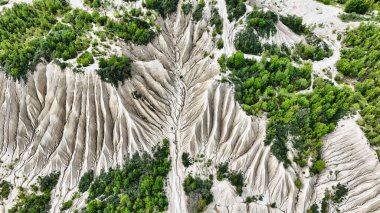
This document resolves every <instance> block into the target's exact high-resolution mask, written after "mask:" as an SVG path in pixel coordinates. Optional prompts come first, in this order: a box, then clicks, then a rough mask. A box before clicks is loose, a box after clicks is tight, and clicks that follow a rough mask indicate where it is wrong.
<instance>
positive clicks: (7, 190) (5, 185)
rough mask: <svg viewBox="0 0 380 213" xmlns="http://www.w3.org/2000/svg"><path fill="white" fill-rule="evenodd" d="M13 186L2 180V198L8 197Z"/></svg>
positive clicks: (0, 188)
mask: <svg viewBox="0 0 380 213" xmlns="http://www.w3.org/2000/svg"><path fill="white" fill-rule="evenodd" d="M12 188H13V186H12V184H11V183H9V182H8V181H5V180H2V181H1V182H0V200H6V199H8V196H9V194H10V193H11V190H12Z"/></svg>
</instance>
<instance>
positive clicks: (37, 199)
mask: <svg viewBox="0 0 380 213" xmlns="http://www.w3.org/2000/svg"><path fill="white" fill-rule="evenodd" d="M59 175H60V173H59V172H55V173H52V174H50V175H47V176H43V177H38V180H37V183H38V186H34V187H32V188H34V192H33V193H28V192H27V191H26V190H25V189H23V188H20V192H19V194H18V198H17V202H16V204H15V205H14V206H13V207H12V208H11V209H9V212H10V213H16V212H17V213H28V212H49V211H50V208H51V206H50V200H51V192H52V190H53V189H54V188H55V186H56V185H57V183H58V178H59Z"/></svg>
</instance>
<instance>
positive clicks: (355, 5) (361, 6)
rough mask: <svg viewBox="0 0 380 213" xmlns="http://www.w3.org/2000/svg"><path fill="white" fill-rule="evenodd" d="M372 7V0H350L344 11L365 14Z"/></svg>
mask: <svg viewBox="0 0 380 213" xmlns="http://www.w3.org/2000/svg"><path fill="white" fill-rule="evenodd" d="M370 7H371V1H369V0H348V1H347V3H346V5H345V7H344V11H345V12H346V13H357V14H365V13H367V12H368V11H369V9H370Z"/></svg>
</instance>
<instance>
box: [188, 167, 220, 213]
mask: <svg viewBox="0 0 380 213" xmlns="http://www.w3.org/2000/svg"><path fill="white" fill-rule="evenodd" d="M212 185H213V182H212V180H202V179H201V178H199V177H195V178H194V177H193V176H191V175H188V176H187V177H186V179H185V181H184V183H183V189H184V191H185V193H186V195H187V196H188V209H189V212H203V210H204V209H205V208H206V206H207V205H208V204H210V203H211V202H212V201H213V200H214V196H213V195H212V193H211V191H210V190H211V187H212Z"/></svg>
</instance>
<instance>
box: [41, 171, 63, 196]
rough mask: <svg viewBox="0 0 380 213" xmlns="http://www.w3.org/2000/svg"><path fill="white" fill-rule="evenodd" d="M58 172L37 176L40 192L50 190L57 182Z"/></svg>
mask: <svg viewBox="0 0 380 213" xmlns="http://www.w3.org/2000/svg"><path fill="white" fill-rule="evenodd" d="M59 175H60V173H59V172H53V173H51V174H49V175H47V176H42V177H38V179H37V182H38V184H39V185H40V191H41V192H51V191H52V190H53V189H54V187H55V186H56V185H57V183H58V179H59Z"/></svg>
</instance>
